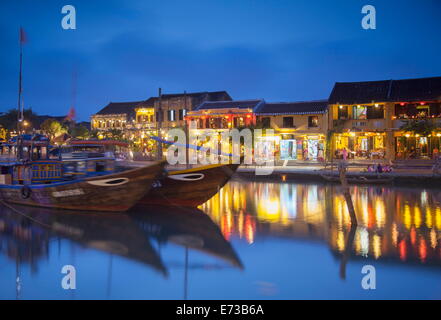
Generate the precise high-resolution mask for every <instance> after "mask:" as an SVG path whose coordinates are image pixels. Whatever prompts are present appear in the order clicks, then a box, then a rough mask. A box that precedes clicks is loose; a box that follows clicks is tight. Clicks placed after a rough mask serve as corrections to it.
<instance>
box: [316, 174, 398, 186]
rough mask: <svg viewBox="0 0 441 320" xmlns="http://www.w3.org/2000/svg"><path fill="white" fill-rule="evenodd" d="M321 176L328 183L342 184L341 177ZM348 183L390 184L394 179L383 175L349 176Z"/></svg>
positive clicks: (333, 175) (332, 175) (334, 175)
mask: <svg viewBox="0 0 441 320" xmlns="http://www.w3.org/2000/svg"><path fill="white" fill-rule="evenodd" d="M320 176H321V177H322V178H323V179H324V180H325V181H327V182H334V183H340V176H339V175H338V174H320ZM346 180H347V181H348V183H353V184H388V183H392V182H393V180H394V178H393V177H384V176H381V175H376V174H375V175H347V176H346Z"/></svg>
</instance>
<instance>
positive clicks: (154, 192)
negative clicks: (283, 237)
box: [0, 136, 239, 211]
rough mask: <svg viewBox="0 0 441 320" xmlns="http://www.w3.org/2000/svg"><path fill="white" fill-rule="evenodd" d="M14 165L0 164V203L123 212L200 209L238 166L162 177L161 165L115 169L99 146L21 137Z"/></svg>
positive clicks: (210, 168) (212, 168) (155, 163)
mask: <svg viewBox="0 0 441 320" xmlns="http://www.w3.org/2000/svg"><path fill="white" fill-rule="evenodd" d="M10 150H11V155H12V156H15V157H16V159H15V161H12V162H11V161H8V162H3V163H0V169H1V174H0V199H1V200H2V201H6V202H10V203H16V204H21V205H28V206H36V207H47V208H56V209H70V210H92V211H126V210H128V209H130V208H131V207H133V206H134V205H135V204H137V203H142V204H166V205H170V204H172V205H179V206H190V207H195V206H198V205H200V204H202V203H204V202H205V201H207V200H208V199H210V198H211V197H212V196H213V195H215V194H216V193H217V192H218V191H219V190H220V188H222V187H223V186H224V185H225V183H226V182H227V181H228V180H229V179H230V177H231V176H232V175H233V174H234V172H235V171H236V169H237V167H238V166H239V164H224V165H210V166H205V167H200V168H193V169H188V170H181V171H175V172H173V171H172V172H166V171H165V170H164V166H165V161H157V162H153V163H151V164H149V165H146V166H143V167H140V168H130V169H126V168H125V169H124V168H121V167H117V165H116V163H115V157H114V156H113V155H112V154H109V153H108V152H103V150H100V144H99V143H96V144H90V143H88V144H85V145H81V144H76V145H74V146H67V147H63V148H59V149H58V150H49V142H48V140H47V139H44V138H42V136H30V137H29V136H28V137H21V138H20V139H19V140H18V142H17V143H16V144H15V146H14V147H13V148H11V149H10Z"/></svg>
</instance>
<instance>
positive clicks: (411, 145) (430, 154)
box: [395, 133, 441, 160]
mask: <svg viewBox="0 0 441 320" xmlns="http://www.w3.org/2000/svg"><path fill="white" fill-rule="evenodd" d="M440 146H441V133H437V134H431V135H428V136H421V135H419V134H410V133H397V134H396V136H395V149H396V150H395V151H396V158H397V159H402V160H403V159H435V158H437V157H439V155H440V154H439V153H440Z"/></svg>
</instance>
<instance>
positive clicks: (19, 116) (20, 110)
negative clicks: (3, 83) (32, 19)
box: [17, 28, 24, 134]
mask: <svg viewBox="0 0 441 320" xmlns="http://www.w3.org/2000/svg"><path fill="white" fill-rule="evenodd" d="M23 42H24V31H23V29H22V28H20V71H19V75H18V101H17V133H18V134H20V130H21V122H22V121H23V106H22V104H21V94H22V91H23V87H22V69H23Z"/></svg>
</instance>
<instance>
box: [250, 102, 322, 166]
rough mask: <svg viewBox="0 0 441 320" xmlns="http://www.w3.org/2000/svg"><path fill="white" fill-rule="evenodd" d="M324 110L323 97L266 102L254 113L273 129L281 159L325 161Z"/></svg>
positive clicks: (277, 151) (258, 119)
mask: <svg viewBox="0 0 441 320" xmlns="http://www.w3.org/2000/svg"><path fill="white" fill-rule="evenodd" d="M327 109H328V105H327V101H326V100H317V101H302V102H283V103H282V102H280V103H265V104H263V105H261V106H260V107H259V108H257V110H256V111H255V115H256V117H257V122H258V123H260V124H261V125H262V126H263V127H264V128H272V129H274V131H275V134H276V137H275V138H276V144H275V145H276V155H278V158H279V159H280V160H303V161H324V159H325V151H326V133H327V129H328V120H327Z"/></svg>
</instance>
